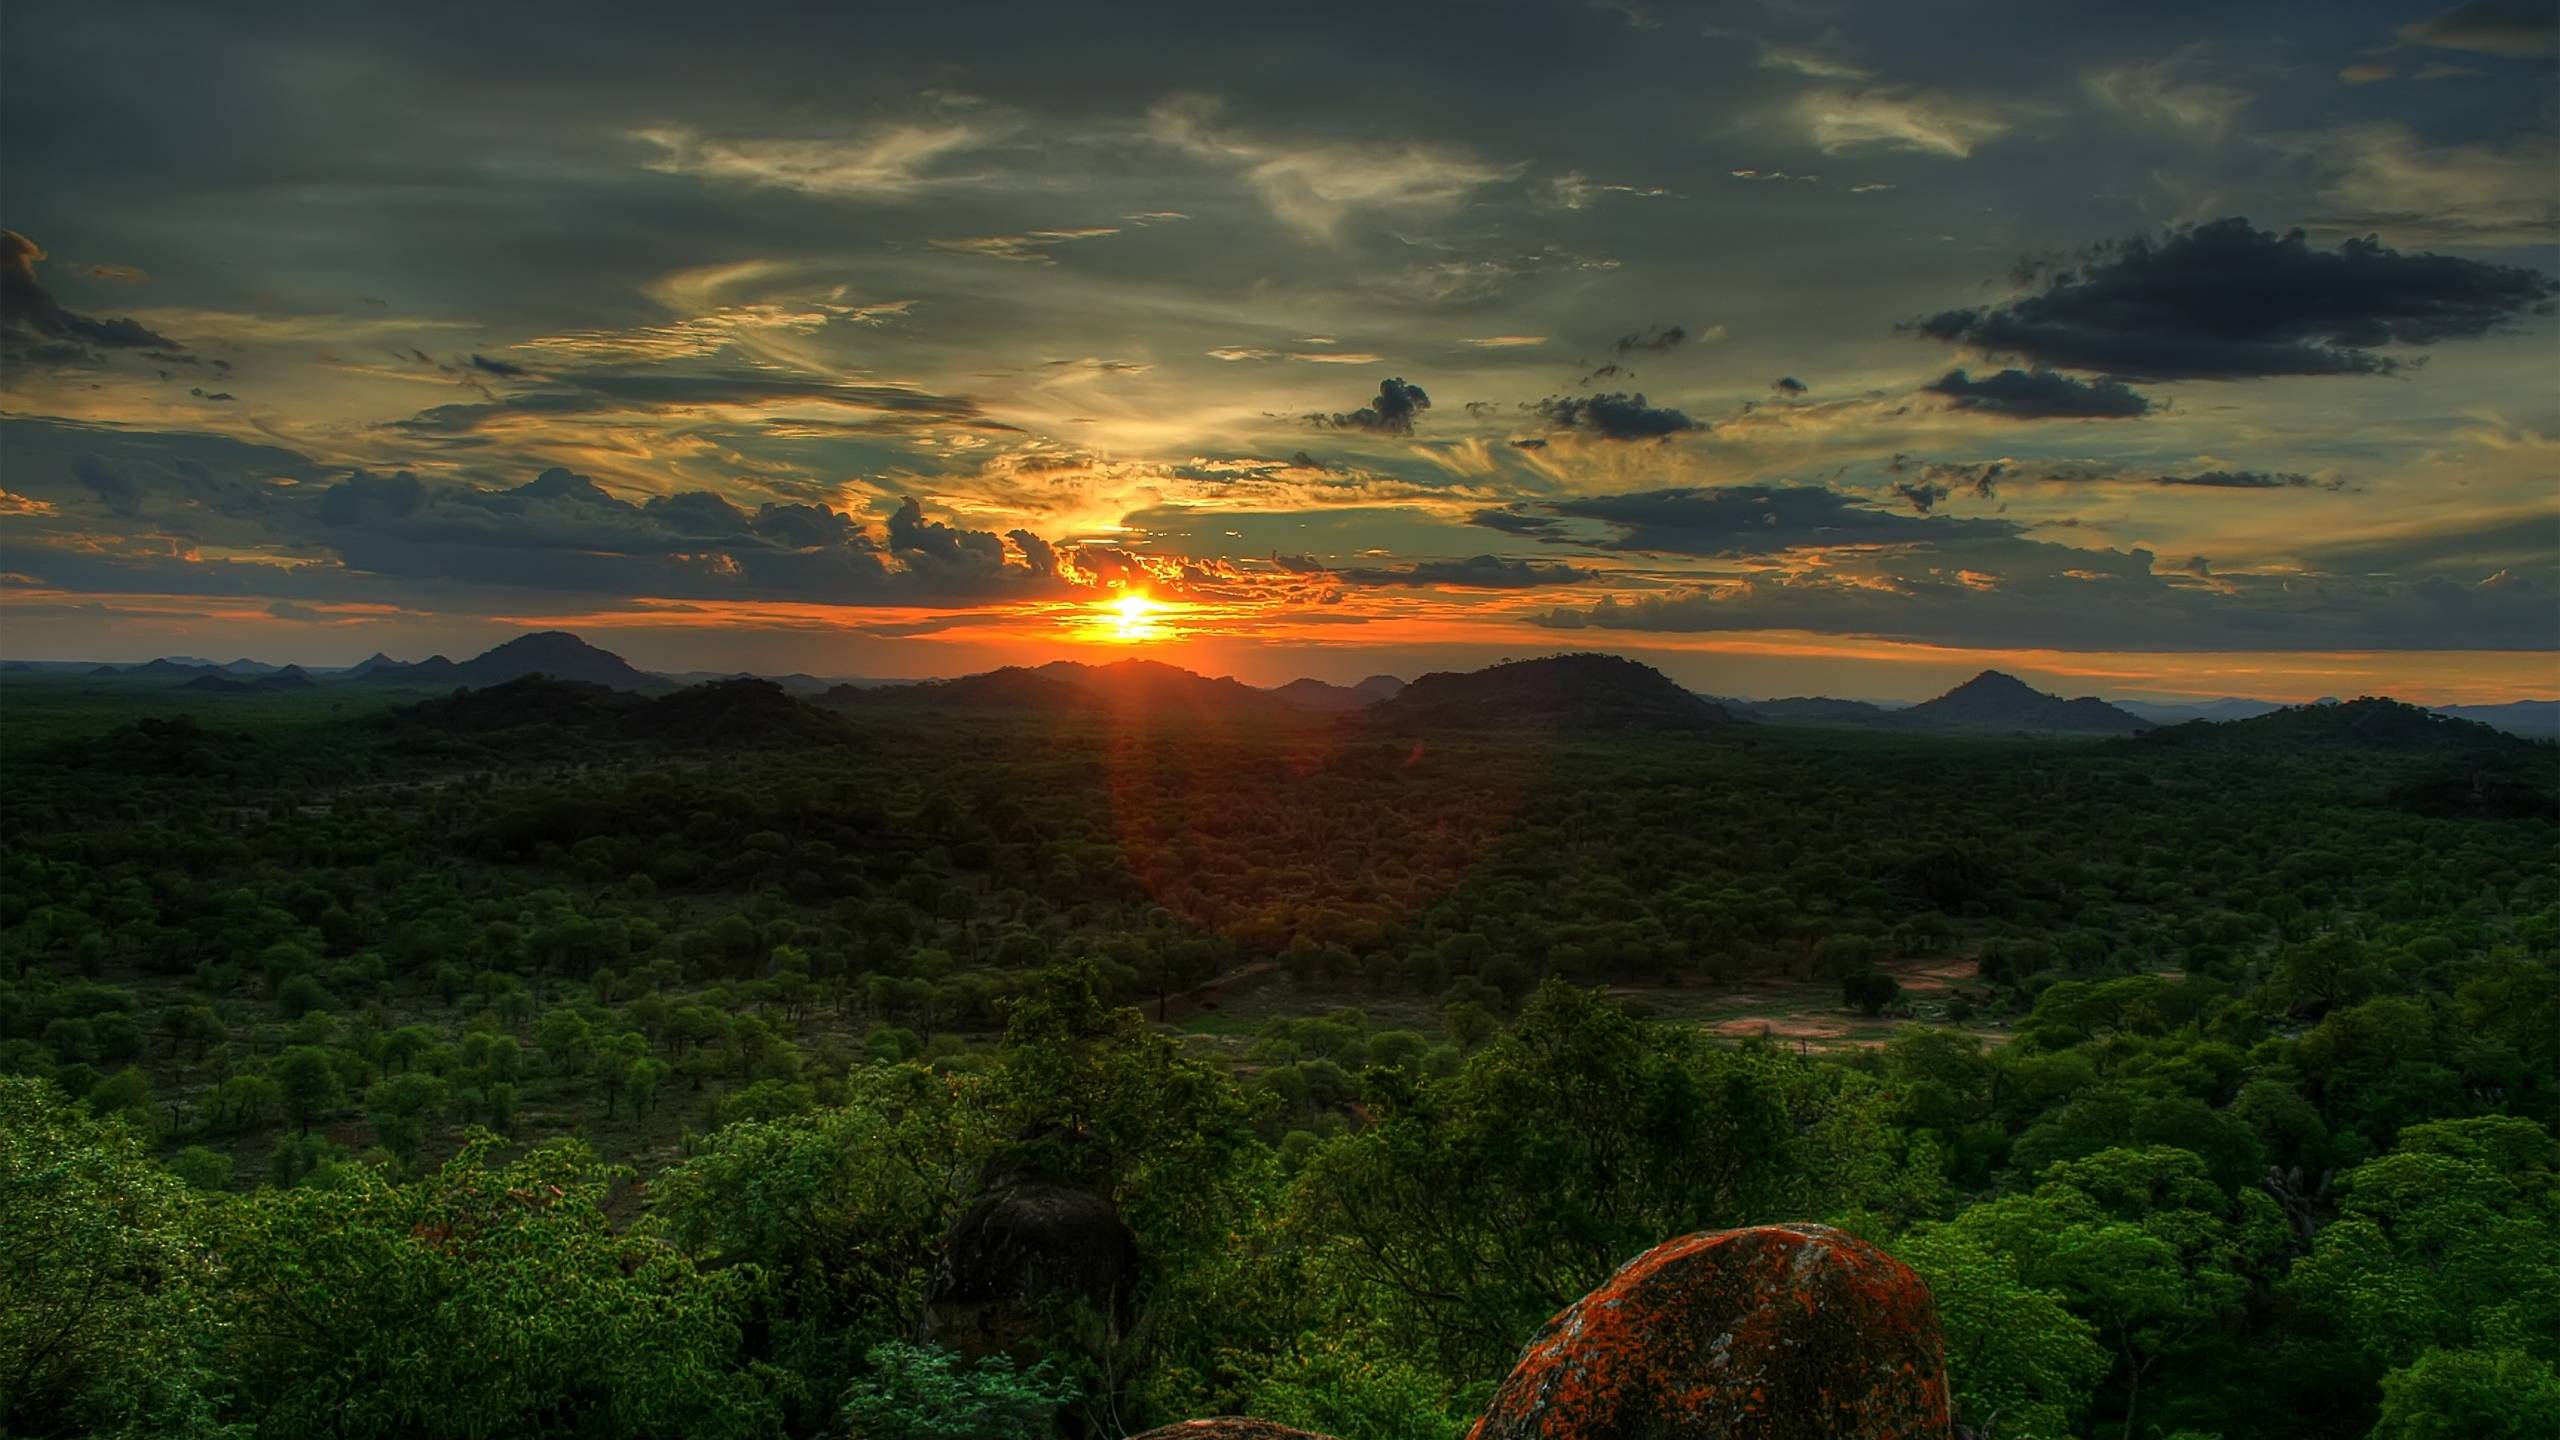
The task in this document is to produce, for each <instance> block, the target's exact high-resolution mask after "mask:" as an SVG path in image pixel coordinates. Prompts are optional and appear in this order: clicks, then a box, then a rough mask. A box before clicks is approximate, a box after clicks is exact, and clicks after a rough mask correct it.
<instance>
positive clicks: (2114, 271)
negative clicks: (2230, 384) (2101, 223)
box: [1907, 218, 2560, 381]
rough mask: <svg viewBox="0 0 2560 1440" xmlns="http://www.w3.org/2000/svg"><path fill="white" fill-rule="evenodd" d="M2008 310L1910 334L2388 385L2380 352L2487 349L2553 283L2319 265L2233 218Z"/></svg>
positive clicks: (2078, 365)
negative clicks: (2447, 345) (2457, 344)
mask: <svg viewBox="0 0 2560 1440" xmlns="http://www.w3.org/2000/svg"><path fill="white" fill-rule="evenodd" d="M2037 278H2038V282H2039V283H2038V285H2037V288H2036V289H2035V290H2034V291H2032V292H2031V293H2029V294H2026V295H2023V296H2020V297H2018V298H2017V299H2014V300H2010V301H2007V302H2004V303H2002V304H1998V305H1991V306H1976V307H1970V308H1966V309H1961V310H1942V311H1940V312H1938V313H1937V314H1934V315H1931V316H1928V317H1926V318H1924V319H1921V320H1917V321H1914V322H1912V323H1911V324H1910V326H1909V327H1907V328H1910V329H1912V330H1915V331H1917V332H1918V333H1920V334H1922V335H1926V336H1928V337H1930V338H1931V339H1935V340H1944V341H1947V342H1949V343H1951V344H1961V345H1966V346H1970V347H1972V348H1973V349H1976V350H1979V351H1981V352H1983V353H1984V354H1987V355H1994V356H2002V357H2007V356H2015V357H2018V358H2021V359H2025V360H2028V361H2032V362H2034V363H2035V364H2036V365H2038V366H2057V367H2060V368H2063V369H2067V370H2082V371H2091V372H2095V373H2097V374H2101V375H2109V376H2114V377H2117V378H2119V379H2126V380H2153V381H2160V380H2236V379H2244V378H2248V377H2252V376H2264V375H2374V374H2388V373H2390V372H2392V371H2394V370H2397V369H2399V368H2401V367H2402V366H2403V365H2404V364H2406V363H2407V362H2405V361H2403V360H2401V359H2400V358H2398V357H2396V356H2390V355H2384V354H2382V353H2380V351H2381V349H2382V348H2383V347H2385V346H2395V345H2432V344H2437V343H2441V342H2444V341H2448V340H2476V339H2478V338H2480V337H2481V336H2484V335H2487V334H2489V333H2491V332H2493V331H2495V330H2498V329H2501V328H2503V327H2505V326H2507V325H2510V324H2512V323H2514V322H2515V321H2517V320H2520V319H2522V318H2524V317H2525V316H2528V315H2537V314H2548V313H2549V312H2550V311H2551V308H2552V297H2553V295H2554V293H2555V290H2560V287H2555V285H2554V283H2553V281H2552V280H2551V278H2550V277H2549V276H2546V275H2543V274H2541V273H2539V272H2537V271H2533V270H2528V269H2525V268H2522V267H2520V266H2513V265H2492V264H2486V263H2483V262H2481V261H2476V260H2464V259H2458V258H2456V257H2453V256H2448V255H2433V254H2417V255H2404V254H2402V253H2400V252H2399V251H2396V250H2393V249H2391V248H2389V247H2388V246H2385V245H2383V244H2381V243H2380V242H2378V241H2374V240H2370V239H2364V240H2349V241H2347V242H2345V243H2344V244H2342V245H2340V246H2339V247H2338V248H2337V249H2336V250H2334V251H2321V250H2315V249H2313V248H2312V247H2311V245H2310V243H2309V242H2308V241H2306V240H2305V239H2304V238H2303V233H2302V232H2301V231H2299V230H2295V231H2291V232H2288V233H2285V234H2281V235H2280V234H2277V233H2276V232H2274V231H2269V230H2259V229H2256V228H2255V227H2253V226H2251V225H2250V223H2249V222H2248V221H2247V220H2244V219H2238V218H2232V219H2225V220H2216V221H2213V222H2211V223H2210V224H2204V225H2196V226H2191V227H2188V228H2186V229H2181V230H2176V231H2172V232H2171V233H2170V234H2169V235H2167V236H2166V237H2165V238H2162V239H2159V240H2153V239H2149V238H2146V237H2137V238H2135V239H2131V240H2125V241H2121V242H2117V243H2114V244H2110V245H2102V246H2099V247H2098V248H2096V249H2094V250H2092V251H2090V252H2089V253H2088V254H2087V255H2085V256H2083V257H2082V258H2081V259H2080V260H2079V261H2078V262H2077V263H2075V264H2071V265H2065V266H2061V267H2058V268H2053V269H2050V270H2046V271H2044V272H2042V273H2041V274H2040V275H2039V276H2038V277H2037Z"/></svg>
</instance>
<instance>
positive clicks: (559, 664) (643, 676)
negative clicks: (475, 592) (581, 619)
mask: <svg viewBox="0 0 2560 1440" xmlns="http://www.w3.org/2000/svg"><path fill="white" fill-rule="evenodd" d="M349 675H350V678H353V679H358V680H364V681H367V682H370V683H375V684H393V685H412V686H419V687H422V688H423V687H431V688H435V689H450V688H453V687H456V686H462V685H470V686H482V685H503V684H505V683H506V682H508V681H510V680H521V679H523V678H524V677H526V676H528V675H548V676H550V677H551V678H552V679H554V680H576V681H581V682H583V683H586V684H590V685H603V686H607V687H610V688H612V689H615V690H636V691H639V692H641V693H643V694H657V693H662V692H664V691H666V690H668V689H671V688H673V687H672V684H671V682H669V681H667V680H664V679H661V678H659V677H658V676H655V675H651V674H649V673H648V672H646V671H643V670H638V669H635V668H633V667H632V665H631V664H630V662H628V661H626V660H624V659H623V658H622V657H621V656H619V655H616V654H614V653H613V652H612V651H610V650H599V649H597V648H596V647H595V646H593V645H590V644H588V643H587V642H586V641H584V640H581V639H579V638H578V637H577V636H575V635H572V634H570V633H569V632H568V631H566V630H540V631H536V632H534V633H533V634H530V635H519V636H517V637H516V638H514V639H513V640H509V641H507V642H506V643H505V644H503V645H499V646H496V647H495V648H492V649H490V650H487V651H484V652H482V653H481V654H479V655H475V656H473V657H472V658H471V659H468V660H465V661H463V662H462V663H461V664H459V665H457V664H455V663H454V662H452V661H450V660H447V659H446V658H445V657H443V656H441V655H436V656H430V657H429V658H427V659H425V660H421V661H419V662H417V663H416V664H414V665H403V664H401V663H400V662H399V661H396V660H393V659H392V658H390V657H389V656H387V655H375V656H374V657H372V658H371V659H369V660H367V661H365V662H364V663H363V664H361V665H358V666H357V667H356V668H355V669H354V670H353V671H351V672H349Z"/></svg>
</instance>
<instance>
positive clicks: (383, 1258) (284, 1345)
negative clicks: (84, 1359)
mask: <svg viewBox="0 0 2560 1440" xmlns="http://www.w3.org/2000/svg"><path fill="white" fill-rule="evenodd" d="M497 1148H498V1141H497V1138H496V1137H495V1136H492V1135H488V1134H486V1133H485V1132H483V1133H480V1134H476V1135H474V1136H473V1137H472V1138H471V1139H469V1140H467V1141H466V1142H465V1143H464V1145H463V1148H462V1152H461V1153H460V1154H459V1155H457V1156H456V1157H455V1158H454V1159H453V1160H452V1161H451V1162H450V1163H448V1164H447V1165H445V1167H444V1168H443V1169H442V1170H441V1171H440V1172H439V1173H437V1174H436V1175H434V1176H431V1177H428V1178H426V1179H422V1180H418V1181H413V1182H409V1183H405V1184H402V1183H394V1182H392V1181H390V1180H388V1179H386V1178H384V1177H383V1176H382V1175H380V1174H379V1173H377V1172H374V1171H372V1170H370V1169H367V1168H365V1167H362V1166H355V1167H349V1168H348V1169H347V1170H346V1171H344V1172H343V1173H342V1175H341V1177H340V1179H339V1181H338V1183H336V1184H333V1185H331V1186H328V1187H326V1188H318V1189H314V1188H309V1187H304V1188H297V1189H294V1190H289V1191H264V1192H261V1193H259V1194H258V1195H257V1196H255V1197H254V1198H252V1199H250V1200H248V1201H245V1202H242V1203H241V1204H239V1205H238V1206H237V1207H236V1209H235V1210H234V1211H233V1212H232V1213H231V1214H230V1215H229V1216H228V1223H227V1224H226V1225H225V1226H224V1227H223V1229H222V1231H221V1232H220V1237H219V1240H220V1248H221V1252H222V1255H223V1259H224V1263H225V1267H226V1270H227V1272H228V1275H227V1278H228V1293H229V1296H230V1307H231V1310H232V1313H233V1317H234V1323H233V1324H232V1325H231V1326H230V1327H229V1330H228V1332H227V1335H228V1341H227V1349H226V1354H225V1359H226V1361H227V1365H226V1369H227V1371H228V1374H229V1376H230V1378H231V1382H232V1384H233V1385H234V1386H235V1387H236V1403H237V1404H238V1406H239V1407H240V1410H241V1412H242V1413H244V1414H248V1415H254V1416H256V1417H257V1425H258V1433H259V1435H260V1436H261V1437H270V1436H272V1437H278V1440H299V1437H304V1436H312V1437H318V1436H332V1437H371V1436H386V1437H387V1436H420V1437H430V1440H434V1437H448V1436H450V1437H464V1436H487V1435H523V1434H546V1435H575V1436H589V1435H592V1436H619V1435H633V1436H666V1437H675V1436H728V1435H753V1434H760V1433H763V1432H765V1431H766V1430H768V1429H769V1428H770V1426H771V1424H772V1421H773V1412H772V1406H771V1403H770V1400H769V1399H768V1397H767V1396H766V1395H765V1393H764V1389H763V1386H762V1384H761V1382H760V1381H759V1380H758V1379H757V1378H756V1377H755V1376H754V1375H753V1374H752V1373H750V1372H749V1371H747V1370H746V1369H745V1368H744V1367H742V1366H740V1365H739V1363H738V1344H739V1332H738V1321H739V1308H740V1303H741V1300H742V1297H743V1294H744V1292H745V1289H746V1286H747V1285H748V1283H749V1281H748V1279H747V1277H745V1276H743V1275H734V1274H733V1275H706V1274H704V1273H702V1272H700V1271H698V1270H697V1269H696V1268H695V1267H694V1265H693V1263H692V1262H691V1261H689V1260H687V1259H686V1258H685V1257H684V1256H683V1255H681V1254H680V1253H678V1252H677V1251H675V1250H674V1249H672V1248H671V1247H669V1246H666V1245H664V1244H660V1243H654V1242H652V1241H650V1240H647V1239H645V1238H640V1237H634V1236H626V1235H620V1234H617V1233H615V1231H614V1229H613V1226H612V1225H611V1224H610V1223H609V1222H608V1220H607V1218H606V1216H605V1212H604V1195H605V1190H606V1186H607V1185H608V1183H609V1182H611V1181H612V1180H613V1179H614V1178H615V1174H616V1172H613V1171H609V1170H607V1169H606V1168H605V1167H603V1166H601V1165H599V1164H597V1163H596V1162H595V1160H594V1159H593V1158H592V1157H591V1156H590V1155H589V1154H587V1152H586V1151H585V1150H584V1149H583V1148H582V1147H580V1146H578V1145H575V1144H573V1143H569V1142H555V1143H553V1144H549V1145H544V1146H539V1147H536V1148H535V1149H534V1150H533V1151H532V1152H530V1153H529V1154H527V1155H526V1156H525V1157H524V1158H523V1159H521V1160H518V1161H515V1162H513V1163H511V1164H505V1165H498V1164H494V1163H492V1156H493V1154H494V1152H495V1151H496V1149H497Z"/></svg>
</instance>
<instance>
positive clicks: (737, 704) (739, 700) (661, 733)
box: [389, 675, 858, 748]
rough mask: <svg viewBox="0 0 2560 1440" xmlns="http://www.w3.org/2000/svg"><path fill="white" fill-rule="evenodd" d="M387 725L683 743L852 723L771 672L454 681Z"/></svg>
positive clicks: (723, 743) (811, 734)
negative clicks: (796, 694)
mask: <svg viewBox="0 0 2560 1440" xmlns="http://www.w3.org/2000/svg"><path fill="white" fill-rule="evenodd" d="M389 723H390V724H391V725H392V726H393V727H394V728H395V729H401V730H408V731H412V732H415V731H435V732H440V733H442V734H445V735H448V736H453V737H456V738H462V737H469V738H473V739H479V740H488V739H491V738H493V737H498V736H507V737H526V736H531V735H534V734H536V733H547V734H550V735H553V736H559V737H574V738H577V739H579V740H581V741H583V742H587V743H601V742H609V741H617V740H618V741H629V742H633V743H640V744H664V745H676V746H688V747H700V746H718V747H728V748H734V747H740V746H760V745H829V744H840V743H842V742H844V741H846V740H849V739H851V738H853V737H854V736H855V735H856V734H857V733H858V732H857V731H856V730H855V729H854V727H853V726H852V725H851V724H849V723H848V722H847V721H846V720H845V719H844V717H843V716H841V715H837V714H833V713H831V712H828V711H825V710H821V709H819V708H818V707H816V706H814V705H811V704H808V703H807V702H805V701H802V700H798V699H795V698H793V697H792V696H791V695H789V694H786V693H785V692H784V691H783V688H782V687H781V686H780V685H777V684H775V683H774V682H773V681H770V680H757V679H752V678H750V679H745V680H719V681H714V682H712V683H710V684H707V685H689V686H687V687H685V688H684V689H682V690H678V691H675V692H674V693H672V694H668V695H660V696H656V697H654V698H652V697H644V696H639V695H634V694H632V693H630V692H628V691H623V690H616V689H613V688H612V687H610V686H606V685H597V684H593V683H590V682H588V681H583V680H554V679H552V678H550V677H549V676H544V675H527V676H523V677H521V678H518V679H514V680H509V681H506V682H505V683H503V684H498V685H491V686H488V687H486V688H484V689H468V688H466V689H461V690H457V691H455V692H454V693H452V694H450V695H445V696H440V697H438V698H436V699H433V700H421V701H419V702H418V703H417V704H415V705H410V706H405V707H403V708H401V709H399V710H396V711H394V712H392V715H391V717H390V721H389Z"/></svg>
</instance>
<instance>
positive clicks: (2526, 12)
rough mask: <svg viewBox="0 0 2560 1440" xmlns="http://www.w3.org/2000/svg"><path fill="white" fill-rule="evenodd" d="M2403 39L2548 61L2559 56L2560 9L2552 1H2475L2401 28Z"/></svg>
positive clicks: (2422, 43)
mask: <svg viewBox="0 0 2560 1440" xmlns="http://www.w3.org/2000/svg"><path fill="white" fill-rule="evenodd" d="M2400 38H2401V39H2403V40H2406V41H2408V42H2410V43H2411V44H2413V45H2429V46H2433V47H2435V48H2436V49H2439V50H2469V51H2472V52H2475V53H2477V54H2482V55H2515V56H2523V57H2527V58H2536V59H2549V58H2550V57H2552V56H2555V55H2560V6H2555V5H2553V4H2551V3H2550V0H2471V3H2470V4H2468V5H2457V6H2455V7H2454V8H2453V9H2451V10H2447V11H2446V12H2444V13H2443V14H2441V15H2438V16H2436V17H2435V18H2434V19H2432V20H2421V21H2419V22H2417V23H2416V24H2414V25H2403V26H2401V27H2400Z"/></svg>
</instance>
